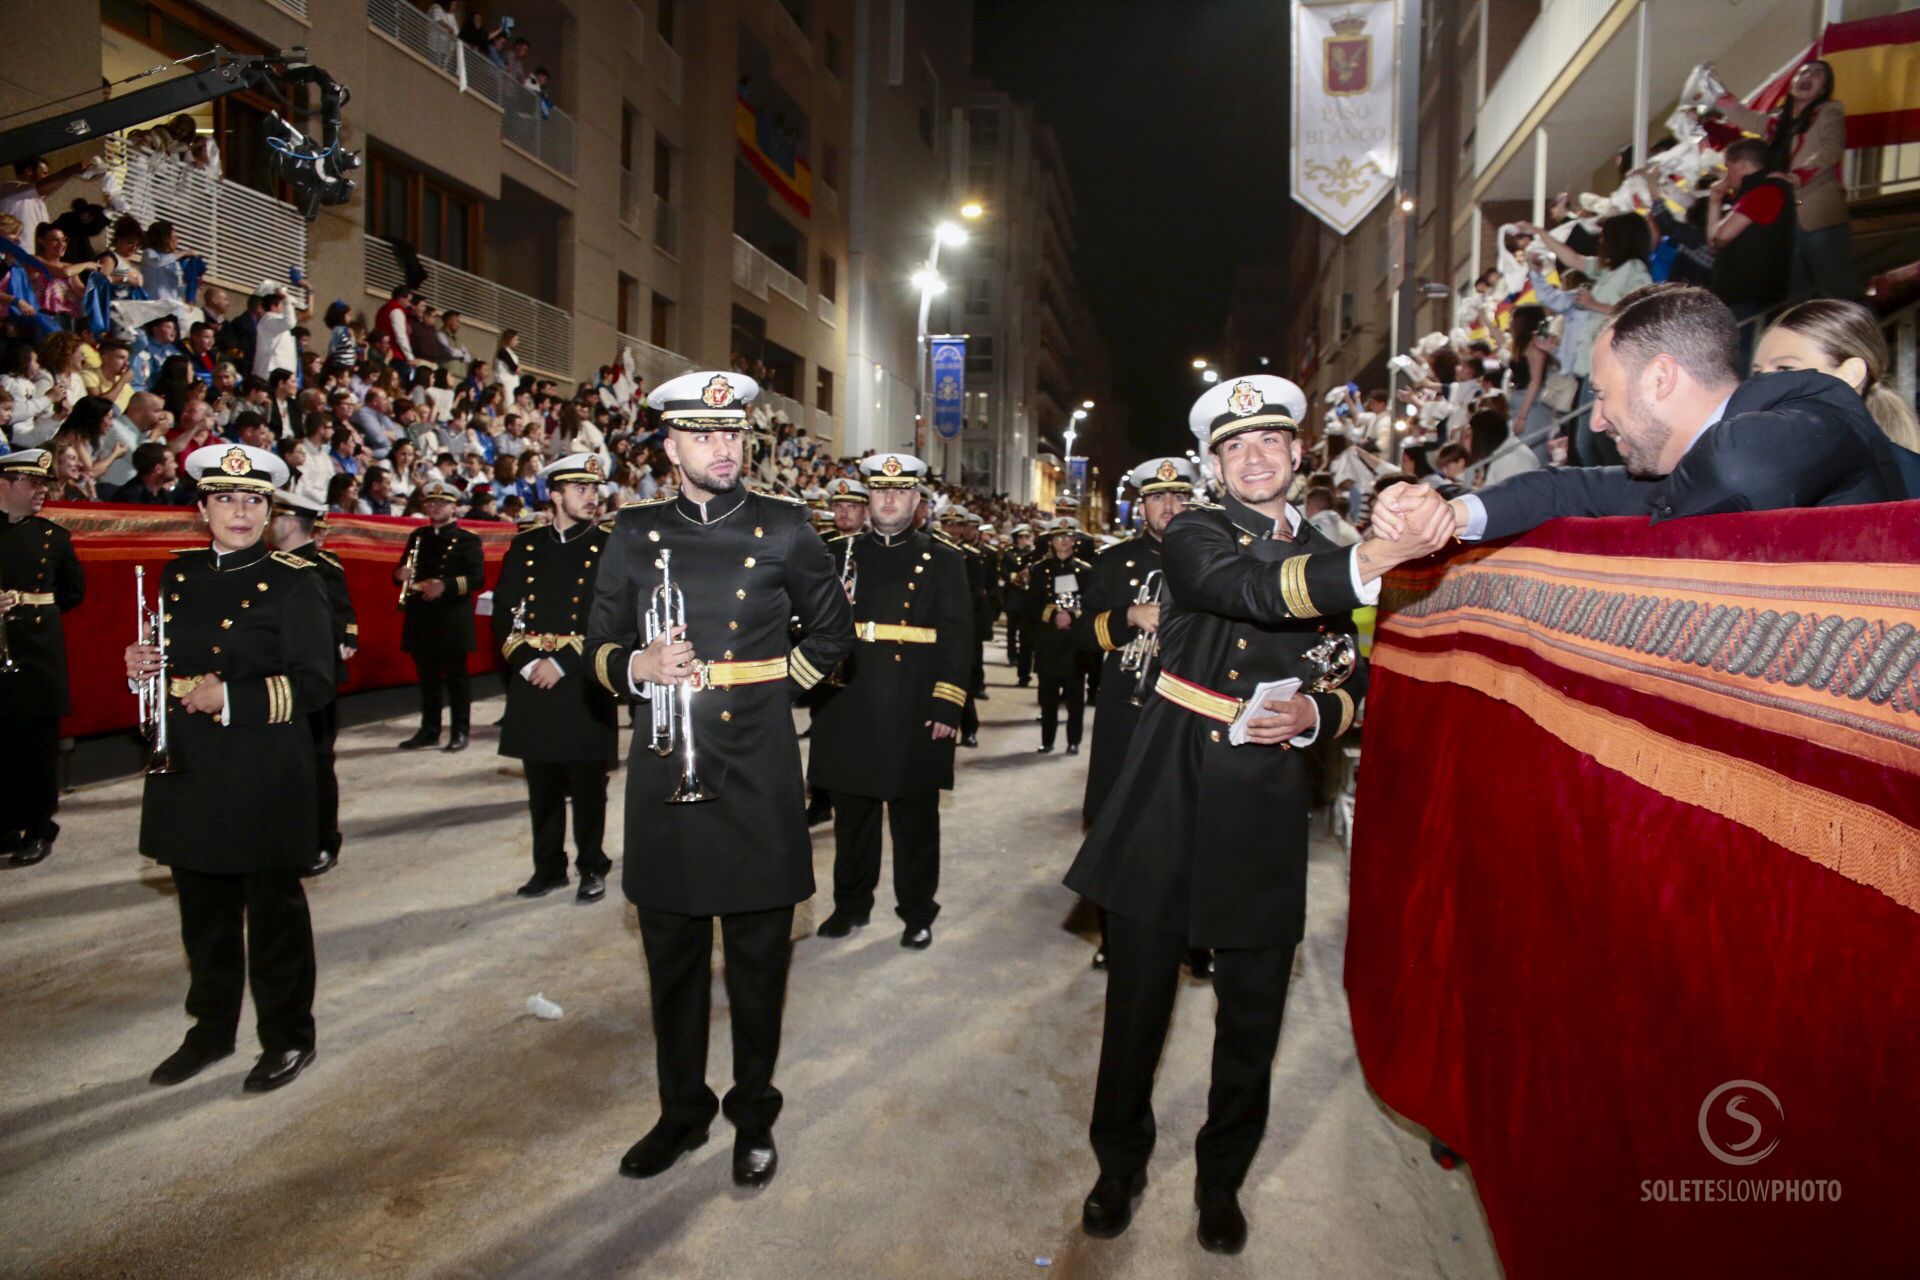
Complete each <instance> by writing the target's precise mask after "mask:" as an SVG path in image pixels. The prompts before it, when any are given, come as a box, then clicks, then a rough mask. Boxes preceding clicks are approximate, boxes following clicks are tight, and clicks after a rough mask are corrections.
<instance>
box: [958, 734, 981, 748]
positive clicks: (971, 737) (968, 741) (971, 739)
mask: <svg viewBox="0 0 1920 1280" xmlns="http://www.w3.org/2000/svg"><path fill="white" fill-rule="evenodd" d="M960 745H961V746H963V747H977V746H979V745H980V735H979V734H977V733H970V734H968V735H967V736H966V737H964V738H962V739H960Z"/></svg>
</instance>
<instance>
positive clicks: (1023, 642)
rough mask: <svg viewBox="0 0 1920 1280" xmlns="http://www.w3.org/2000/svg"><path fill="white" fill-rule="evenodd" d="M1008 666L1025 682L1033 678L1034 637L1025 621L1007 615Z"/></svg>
mask: <svg viewBox="0 0 1920 1280" xmlns="http://www.w3.org/2000/svg"><path fill="white" fill-rule="evenodd" d="M1007 665H1008V666H1010V667H1012V668H1013V670H1014V673H1015V674H1016V675H1017V676H1019V678H1020V679H1021V680H1022V681H1023V682H1024V681H1026V680H1030V679H1032V678H1033V636H1032V635H1031V634H1030V633H1029V632H1028V630H1027V623H1026V622H1025V620H1024V619H1019V618H1015V617H1014V616H1013V615H1012V614H1008V615H1007Z"/></svg>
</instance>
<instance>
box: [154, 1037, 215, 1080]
mask: <svg viewBox="0 0 1920 1280" xmlns="http://www.w3.org/2000/svg"><path fill="white" fill-rule="evenodd" d="M232 1056H233V1048H232V1046H228V1047H227V1048H225V1049H206V1048H202V1047H201V1046H199V1045H197V1044H195V1043H194V1042H193V1041H191V1040H189V1041H187V1042H186V1043H185V1044H183V1045H181V1046H180V1047H179V1048H178V1049H175V1050H174V1051H173V1052H172V1053H170V1054H168V1055H167V1060H166V1061H165V1062H162V1063H161V1064H160V1065H159V1066H157V1067H155V1068H154V1069H153V1074H152V1075H150V1076H148V1077H147V1083H148V1084H161V1085H166V1084H179V1083H180V1082H181V1081H183V1080H191V1079H193V1078H194V1077H195V1076H197V1075H199V1074H200V1073H201V1072H202V1071H205V1070H206V1069H207V1068H208V1067H210V1066H212V1065H213V1064H214V1063H216V1062H218V1061H220V1059H222V1058H231V1057H232Z"/></svg>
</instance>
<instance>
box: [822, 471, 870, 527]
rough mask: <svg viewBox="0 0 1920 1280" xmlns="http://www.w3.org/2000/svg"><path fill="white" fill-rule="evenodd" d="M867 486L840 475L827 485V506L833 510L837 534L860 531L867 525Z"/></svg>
mask: <svg viewBox="0 0 1920 1280" xmlns="http://www.w3.org/2000/svg"><path fill="white" fill-rule="evenodd" d="M867 499H868V494H867V486H866V485H864V484H861V483H860V482H859V481H858V480H850V479H848V478H847V477H846V476H840V477H838V478H837V479H835V480H833V481H832V482H831V483H830V484H828V485H827V506H828V507H829V508H830V509H831V510H832V512H833V531H834V533H835V534H837V535H842V536H844V535H846V534H853V533H858V532H860V531H861V530H862V529H864V528H866V527H867Z"/></svg>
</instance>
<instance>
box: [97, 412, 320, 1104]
mask: <svg viewBox="0 0 1920 1280" xmlns="http://www.w3.org/2000/svg"><path fill="white" fill-rule="evenodd" d="M187 474H189V475H191V476H192V477H193V478H194V479H195V480H196V481H198V482H199V494H200V496H199V506H200V515H201V519H202V520H204V521H205V522H206V525H207V530H208V533H209V535H210V545H208V546H205V547H192V548H188V549H186V550H183V551H180V552H178V553H176V555H175V557H174V559H173V561H172V562H171V563H170V564H168V565H167V567H166V568H165V569H164V570H162V572H161V574H160V599H159V606H160V608H161V609H162V610H163V611H164V613H165V615H166V629H167V652H166V655H165V671H164V673H163V674H164V679H165V682H166V695H167V696H166V698H165V707H166V712H165V714H166V715H167V728H168V733H169V737H170V742H171V747H172V759H173V766H174V771H173V772H170V773H164V774H149V775H148V776H147V781H146V793H145V796H144V797H143V800H142V803H141V809H140V851H141V852H142V853H144V854H146V855H147V856H148V857H150V858H153V859H154V860H156V861H158V862H160V863H163V864H165V865H166V866H167V867H168V868H170V869H171V870H172V872H173V882H174V885H175V887H176V889H177V890H178V894H179V899H180V932H181V936H182V938H183V939H184V941H185V943H186V951H187V970H188V973H189V974H190V981H189V985H188V988H187V1013H188V1014H189V1015H190V1016H191V1017H192V1018H193V1020H194V1023H193V1027H192V1028H191V1029H190V1030H189V1031H188V1032H187V1037H186V1040H185V1042H184V1043H182V1044H181V1046H180V1048H179V1049H177V1050H175V1051H174V1053H173V1054H172V1056H170V1057H169V1058H167V1060H166V1061H164V1062H162V1063H161V1064H160V1065H159V1066H158V1067H156V1068H155V1069H154V1072H153V1076H152V1081H153V1083H154V1084H160V1085H168V1084H178V1083H180V1082H181V1081H183V1080H186V1079H189V1078H191V1077H192V1076H195V1075H197V1074H199V1072H200V1071H201V1070H203V1069H204V1068H205V1067H206V1066H207V1065H208V1064H210V1063H213V1062H216V1061H218V1060H219V1059H221V1058H224V1057H226V1056H228V1055H229V1054H231V1053H232V1052H233V1049H234V1039H235V1036H236V1035H237V1033H238V1031H239V1028H240V1001H241V994H242V992H243V990H244V989H245V987H246V985H247V984H248V983H249V981H250V982H251V984H252V987H253V1002H254V1007H255V1016H256V1025H257V1029H258V1032H259V1036H260V1047H261V1049H262V1053H261V1055H260V1059H259V1061H258V1063H256V1064H255V1066H254V1068H253V1070H252V1071H251V1072H250V1073H249V1074H248V1075H247V1079H246V1085H245V1088H246V1090H247V1092H249V1093H260V1092H264V1091H266V1090H268V1089H277V1088H279V1087H280V1086H281V1085H284V1084H287V1083H289V1082H291V1081H292V1080H293V1079H294V1077H295V1076H297V1075H299V1074H300V1072H301V1071H302V1070H304V1069H305V1068H306V1066H307V1064H308V1063H310V1062H312V1061H313V1055H314V1034H313V988H314V959H313V928H312V924H311V922H310V920H309V919H308V916H307V899H306V894H305V893H304V892H303V891H302V889H301V885H300V870H301V868H302V867H303V866H305V865H306V864H307V863H309V862H311V861H312V860H313V831H314V822H315V816H314V815H315V782H314V765H313V738H312V735H311V734H310V733H309V731H308V727H307V716H308V714H309V713H310V712H312V711H314V710H315V709H316V708H318V707H321V706H323V705H325V703H327V702H328V701H329V700H331V699H332V697H333V695H334V664H333V627H332V621H331V618H330V615H329V614H328V608H327V598H326V591H325V588H324V586H323V585H322V583H321V581H320V575H319V573H318V572H317V571H316V570H315V569H314V568H313V566H312V565H311V564H309V563H308V562H306V561H304V560H301V559H300V558H299V557H297V556H292V555H288V554H286V553H284V552H273V551H269V550H268V547H267V543H266V541H265V536H264V535H265V534H266V531H267V524H268V521H269V520H270V518H271V512H272V494H273V490H275V489H276V488H279V487H280V486H282V485H284V484H286V482H287V467H286V464H285V463H283V462H282V461H281V460H280V459H279V458H276V457H275V456H274V455H272V454H270V453H268V452H266V451H265V450H262V449H255V448H252V447H250V446H247V445H239V444H224V443H223V444H216V445H209V446H207V447H206V448H203V449H196V450H195V451H194V452H193V453H192V454H190V455H188V457H187ZM126 660H127V677H128V678H129V679H130V680H134V681H138V680H141V679H143V678H145V677H147V676H150V675H153V674H155V673H156V672H160V671H161V662H162V655H161V654H160V651H159V650H158V649H156V648H153V647H152V646H149V645H144V644H135V645H130V646H128V648H127V654H126Z"/></svg>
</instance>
